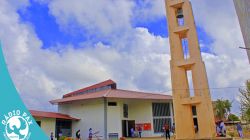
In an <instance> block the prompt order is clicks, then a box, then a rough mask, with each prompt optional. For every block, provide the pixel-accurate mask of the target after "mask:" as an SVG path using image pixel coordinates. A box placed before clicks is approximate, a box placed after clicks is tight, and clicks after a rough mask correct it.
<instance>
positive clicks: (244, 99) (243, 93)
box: [239, 80, 250, 122]
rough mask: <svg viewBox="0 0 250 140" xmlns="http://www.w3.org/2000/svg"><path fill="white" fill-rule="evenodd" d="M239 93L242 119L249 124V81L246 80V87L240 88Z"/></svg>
mask: <svg viewBox="0 0 250 140" xmlns="http://www.w3.org/2000/svg"><path fill="white" fill-rule="evenodd" d="M239 91H240V104H241V113H242V118H243V119H244V120H246V121H248V122H250V80H247V81H246V87H245V88H240V89H239Z"/></svg>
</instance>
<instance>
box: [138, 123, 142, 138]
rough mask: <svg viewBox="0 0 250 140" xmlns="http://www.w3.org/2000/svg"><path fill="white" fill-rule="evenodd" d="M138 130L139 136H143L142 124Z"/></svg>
mask: <svg viewBox="0 0 250 140" xmlns="http://www.w3.org/2000/svg"><path fill="white" fill-rule="evenodd" d="M138 132H139V137H140V138H141V133H142V128H141V126H139V128H138Z"/></svg>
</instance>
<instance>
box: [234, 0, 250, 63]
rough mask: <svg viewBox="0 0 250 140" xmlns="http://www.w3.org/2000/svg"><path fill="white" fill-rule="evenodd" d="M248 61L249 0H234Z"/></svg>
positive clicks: (249, 45) (249, 53)
mask: <svg viewBox="0 0 250 140" xmlns="http://www.w3.org/2000/svg"><path fill="white" fill-rule="evenodd" d="M234 5H235V9H236V12H237V15H238V18H239V22H240V27H241V31H242V34H243V38H244V42H245V46H246V50H247V55H248V60H249V63H250V0H234Z"/></svg>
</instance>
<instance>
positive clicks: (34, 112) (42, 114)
mask: <svg viewBox="0 0 250 140" xmlns="http://www.w3.org/2000/svg"><path fill="white" fill-rule="evenodd" d="M30 113H31V115H32V116H33V117H38V118H56V119H66V120H80V119H78V118H74V117H71V116H69V115H67V114H61V113H56V112H45V111H37V110H30Z"/></svg>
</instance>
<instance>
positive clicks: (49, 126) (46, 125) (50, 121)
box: [35, 118, 56, 137]
mask: <svg viewBox="0 0 250 140" xmlns="http://www.w3.org/2000/svg"><path fill="white" fill-rule="evenodd" d="M35 120H36V121H40V122H41V128H42V130H43V131H44V132H45V134H47V136H49V137H50V133H51V132H53V133H54V136H55V128H56V119H54V118H35Z"/></svg>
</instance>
